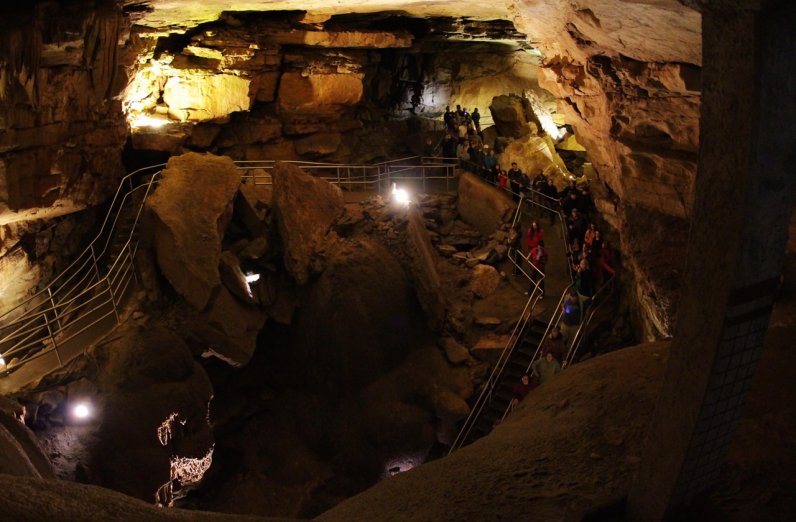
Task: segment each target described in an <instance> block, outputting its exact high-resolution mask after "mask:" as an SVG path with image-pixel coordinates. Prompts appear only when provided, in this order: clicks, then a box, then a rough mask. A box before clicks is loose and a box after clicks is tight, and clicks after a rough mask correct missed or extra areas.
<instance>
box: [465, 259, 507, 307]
mask: <svg viewBox="0 0 796 522" xmlns="http://www.w3.org/2000/svg"><path fill="white" fill-rule="evenodd" d="M499 284H500V274H499V273H498V271H497V270H495V267H492V266H489V265H476V266H475V268H473V274H472V279H470V290H471V291H472V292H473V294H475V295H476V297H480V298H481V299H483V298H485V297H489V296H490V295H492V294H493V293H494V292H495V290H497V287H498V285H499Z"/></svg>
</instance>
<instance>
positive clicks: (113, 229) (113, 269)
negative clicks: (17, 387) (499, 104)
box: [0, 156, 455, 377]
mask: <svg viewBox="0 0 796 522" xmlns="http://www.w3.org/2000/svg"><path fill="white" fill-rule="evenodd" d="M411 161H416V162H418V163H419V164H418V165H411V164H409V165H407V164H406V163H407V162H411ZM275 163H276V162H275V161H271V160H252V161H237V162H235V164H236V165H237V167H238V168H239V170H241V171H242V174H241V180H242V182H246V181H247V180H249V179H251V180H252V181H253V182H254V184H255V185H257V184H259V183H258V180H263V181H264V183H263V184H270V183H271V176H270V173H269V172H268V171H270V170H271V169H273V167H274V165H275ZM288 163H293V164H297V165H299V166H301V167H302V168H303V169H305V170H310V171H313V170H318V171H320V170H334V171H335V176H334V179H330V180H329V181H331V182H332V183H335V184H338V185H341V184H347V185H348V186H349V187H350V186H353V185H358V184H368V185H369V186H370V187H373V186H374V185H375V186H378V187H381V186H382V182H383V181H384V180H385V179H386V180H387V181H391V180H392V179H393V178H394V179H398V176H395V177H393V176H392V171H393V170H397V172H399V173H402V174H406V175H403V176H400V178H401V179H422V180H423V183H424V185H425V182H426V180H427V179H446V182H449V180H450V179H452V178H453V177H454V175H455V172H454V169H453V166H452V165H449V164H434V163H432V164H429V163H426V162H425V158H422V157H417V156H411V157H407V158H399V159H396V160H389V161H384V162H381V163H377V164H331V163H318V162H302V161H290V162H288ZM164 166H165V164H159V165H152V166H148V167H144V168H141V169H138V170H136V171H134V172H131V173H130V174H127V175H126V176H124V177H123V178H122V179H121V180H120V182H119V187H118V188H117V190H116V192H115V194H114V196H113V199H112V200H111V202H110V204H109V206H108V211H107V213H106V214H105V217H104V219H103V221H102V225H101V226H100V229H99V231H98V232H97V234H96V236H95V237H94V238H93V239H92V241H91V242H90V243H89V244H88V246H86V248H85V249H84V250H83V251H82V252H81V253H80V254H79V255H78V256H77V257H76V258H75V260H74V261H72V263H70V264H69V266H68V267H67V268H66V269H65V270H63V271H62V272H60V273H59V274H58V275H56V276H55V277H54V278H53V279H52V280H51V281H50V282H49V283H48V284H47V285H46V286H44V287H43V288H41V289H40V290H39V291H37V292H36V293H34V294H33V295H31V296H30V297H28V298H27V299H25V300H24V301H22V302H20V303H18V304H17V305H15V306H14V307H13V308H11V309H10V310H8V311H6V312H5V313H3V314H2V315H0V357H3V358H5V359H7V361H6V362H7V364H6V366H5V368H3V369H2V373H0V377H4V376H7V375H9V374H10V373H11V372H13V371H16V370H18V369H19V368H21V367H22V366H24V365H25V364H27V363H28V362H30V361H32V360H35V359H37V358H39V357H41V356H43V355H46V354H48V353H50V352H53V351H54V352H55V355H56V356H57V358H58V361H59V364H62V363H63V361H62V360H61V354H60V352H59V351H58V348H59V345H61V346H63V345H64V343H66V342H68V341H69V340H71V339H74V338H75V337H77V336H78V335H80V334H81V333H83V332H85V331H86V330H87V329H88V328H91V327H93V326H94V325H96V324H98V323H99V322H101V321H102V320H104V319H105V318H107V317H109V316H111V315H114V316H115V319H116V324H118V323H119V322H120V320H121V318H120V310H119V305H120V304H121V301H122V299H123V297H124V295H125V292H126V291H127V289H128V288H129V286H130V282H131V280H132V279H133V278H135V273H134V270H133V262H134V258H135V254H136V252H137V249H138V242H137V240H136V239H135V232H136V230H137V227H138V224H139V222H140V219H141V215H142V212H143V208H144V205H145V203H146V200H147V198H148V197H149V195H150V194H151V192H152V191H153V190H154V188H155V187H156V186H157V184H158V182H159V179H158V177H159V176H160V174H161V172H162V168H163V167H164ZM426 167H435V168H436V167H444V168H445V171H444V172H445V174H444V175H443V176H433V177H432V176H426V170H425V168H426ZM342 169H344V170H345V176H344V175H343V172H342ZM257 170H262V171H263V172H264V173H266V174H267V176H266V175H262V174H258V173H257V172H256V171H257ZM352 171H353V172H361V175H359V176H356V177H355V176H352ZM413 173H414V175H412V174H413ZM418 173H419V174H418ZM357 178H360V179H357ZM387 186H389V184H388V185H387ZM128 187H129V188H128ZM141 190H143V194H142V195H141V200H140V202H138V201H135V200H134V197H133V195H134V194H136V193H137V192H138V193H139V194H140V191H141ZM128 210H129V211H131V213H132V214H133V216H134V217H133V219H132V224H131V227H130V231H129V234H128V236H127V237H126V238H121V239H122V240H123V242H121V248H120V250H119V252H117V253H116V255H115V257H114V258H113V259H108V260H105V259H104V258H105V257H106V255H108V254H109V253H110V247H111V245H112V244H113V242H114V234H115V233H117V232H118V230H119V223H120V221H119V220H120V217H121V215H122V212H123V211H128ZM117 239H119V238H117ZM117 244H119V243H117ZM101 263H105V264H104V266H100V264H101ZM106 307H107V308H108V310H107V311H106V310H105V308H106ZM4 321H5V324H3V323H4ZM84 323H87V324H84ZM12 358H13V359H12Z"/></svg>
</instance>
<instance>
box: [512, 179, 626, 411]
mask: <svg viewBox="0 0 796 522" xmlns="http://www.w3.org/2000/svg"><path fill="white" fill-rule="evenodd" d="M512 167H514V165H512ZM519 185H520V191H521V190H522V187H523V185H522V182H520V183H519ZM531 186H532V188H533V190H532V191H531V194H530V196H531V197H533V198H535V199H536V198H540V199H536V200H537V201H538V202H540V203H542V204H543V205H544V206H546V207H547V206H549V207H550V208H556V207H558V208H560V209H561V212H562V214H563V215H564V216H566V217H565V224H566V230H567V243H568V249H567V254H566V255H567V258H568V264H569V267H570V270H571V271H572V276H573V280H574V285H573V286H572V287H571V288H570V289H569V290H568V292H567V295H566V297H565V298H564V300H563V302H562V305H561V321H560V323H559V324H558V325H556V326H555V327H553V328H552V329H551V331H550V333H549V334H548V335H547V337H546V338H545V339H544V340H543V342H542V345H541V349H540V357H539V358H538V359H536V360H535V361H534V362H533V364H532V365H531V370H532V373H531V374H530V375H524V376H523V377H522V380H521V382H519V383H518V384H516V385H515V386H514V388H513V393H512V396H513V398H512V406H515V405H516V404H518V403H519V402H520V401H522V399H523V398H524V397H525V396H526V395H527V394H528V392H530V391H531V390H532V389H534V388H535V387H536V386H538V385H539V384H542V383H544V382H545V381H547V380H548V379H550V378H551V377H552V376H553V375H555V374H557V373H558V372H560V371H561V369H562V367H563V366H564V365H565V364H566V360H565V359H566V358H567V352H568V350H570V349H571V347H572V342H573V341H574V337H575V334H576V333H577V331H578V328H579V327H580V325H581V322H582V320H583V317H584V313H585V310H586V308H587V307H588V305H589V303H590V300H591V298H592V297H593V296H594V293H595V291H596V289H598V288H600V287H601V286H602V285H603V284H604V283H605V282H606V281H608V280H609V279H610V278H611V277H612V276H613V275H614V273H615V272H616V268H615V266H614V261H613V253H612V250H611V247H610V245H609V244H608V242H607V241H605V239H604V238H603V236H602V233H601V231H600V229H599V227H598V226H597V224H596V223H595V222H594V221H591V220H589V219H588V217H587V216H590V215H592V212H593V208H594V207H593V204H592V200H591V194H590V192H589V189H588V186H584V187H578V186H577V184H576V183H575V182H574V181H573V182H572V183H571V184H570V185H569V186H568V187H566V188H565V189H564V190H563V191H561V193H560V194H559V193H557V192H556V197H555V199H553V196H552V193H550V194H551V196H550V197H549V198H546V197H545V196H546V195H547V194H548V192H547V190H544V189H545V188H546V187H550V186H552V183H550V182H549V180H547V179H546V176H545V175H544V174H543V173H540V174H539V175H537V177H535V178H534V180H533V182H532V185H531ZM553 188H554V189H555V187H553ZM512 192H516V191H514V190H512ZM551 223H552V220H551ZM544 238H545V233H544V229H543V228H542V226H541V225H540V223H539V221H538V220H534V221H532V222H531V224H530V226H529V227H528V228H527V229H526V231H525V232H524V233H521V228H520V227H519V225H515V228H514V230H513V231H512V234H510V240H511V244H510V246H512V247H513V248H514V262H515V274H516V273H517V268H516V267H517V265H518V266H519V267H523V266H524V265H523V263H524V262H525V260H527V261H528V263H529V264H530V265H531V266H530V270H531V274H530V275H531V279H532V281H533V282H532V284H531V287H530V288H529V292H531V291H533V288H534V286H535V285H537V284H538V285H539V289H540V290H541V293H542V296H544V277H543V276H544V273H545V265H546V262H547V251H546V250H545V247H544ZM520 251H521V252H523V253H524V256H523V255H520V253H519V252H520ZM529 292H526V295H527V294H528V293H529Z"/></svg>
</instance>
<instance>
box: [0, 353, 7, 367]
mask: <svg viewBox="0 0 796 522" xmlns="http://www.w3.org/2000/svg"><path fill="white" fill-rule="evenodd" d="M5 365H6V360H5V359H3V356H2V355H0V366H5Z"/></svg>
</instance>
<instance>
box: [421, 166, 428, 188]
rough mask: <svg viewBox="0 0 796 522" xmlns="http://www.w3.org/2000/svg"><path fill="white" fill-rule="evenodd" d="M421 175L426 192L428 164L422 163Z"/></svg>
mask: <svg viewBox="0 0 796 522" xmlns="http://www.w3.org/2000/svg"><path fill="white" fill-rule="evenodd" d="M420 177H421V178H422V179H423V192H426V191H427V190H426V166H425V165H420Z"/></svg>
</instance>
